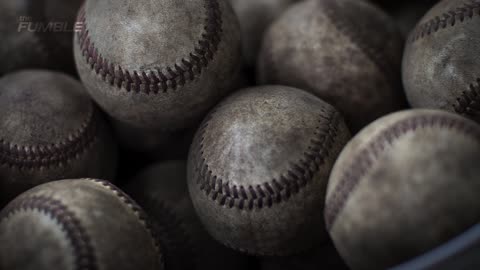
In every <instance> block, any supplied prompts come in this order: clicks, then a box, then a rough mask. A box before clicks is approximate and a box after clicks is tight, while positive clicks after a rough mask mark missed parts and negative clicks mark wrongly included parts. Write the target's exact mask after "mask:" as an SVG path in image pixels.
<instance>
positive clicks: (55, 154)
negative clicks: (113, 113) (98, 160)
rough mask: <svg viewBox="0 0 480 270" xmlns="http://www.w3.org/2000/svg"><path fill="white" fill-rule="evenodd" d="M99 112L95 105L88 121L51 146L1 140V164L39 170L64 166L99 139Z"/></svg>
mask: <svg viewBox="0 0 480 270" xmlns="http://www.w3.org/2000/svg"><path fill="white" fill-rule="evenodd" d="M98 118H99V112H98V111H97V109H96V108H94V106H93V104H92V106H91V110H90V113H89V116H88V117H87V120H86V121H85V122H84V123H83V124H82V125H81V127H80V128H79V129H78V130H76V131H75V132H74V133H72V134H70V135H68V137H67V138H66V139H65V140H63V141H61V142H57V143H52V144H50V145H31V146H26V145H17V144H12V143H9V142H6V141H5V140H4V139H0V164H1V165H6V166H9V167H11V168H27V169H34V168H35V169H37V168H41V167H52V166H55V165H62V164H63V163H65V162H68V161H70V160H73V159H75V158H76V157H78V156H79V155H80V154H82V153H83V152H84V151H86V150H87V149H88V148H89V147H90V146H91V145H92V144H93V142H94V141H95V140H96V139H97V133H98V129H99V124H100V123H99V119H98Z"/></svg>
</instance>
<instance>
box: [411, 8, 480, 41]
mask: <svg viewBox="0 0 480 270" xmlns="http://www.w3.org/2000/svg"><path fill="white" fill-rule="evenodd" d="M475 15H477V16H479V15H480V1H479V0H470V3H466V4H463V5H462V6H460V7H457V8H455V9H453V10H450V11H447V12H445V13H443V14H442V15H440V16H435V18H433V19H431V20H429V21H427V22H425V23H423V24H421V25H418V26H417V27H416V28H415V30H414V31H413V32H412V34H411V35H410V38H409V42H410V43H413V42H415V41H418V40H420V39H423V38H425V37H427V36H430V35H432V34H434V33H436V32H438V31H440V30H442V29H445V28H447V27H453V26H455V25H456V24H458V23H463V22H466V21H468V20H469V19H473V17H474V16H475Z"/></svg>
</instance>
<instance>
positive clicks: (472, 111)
mask: <svg viewBox="0 0 480 270" xmlns="http://www.w3.org/2000/svg"><path fill="white" fill-rule="evenodd" d="M453 109H454V111H455V112H456V113H458V114H460V115H463V116H466V117H470V118H475V117H478V115H479V113H480V78H478V79H477V81H476V83H473V84H471V85H470V87H469V88H468V89H467V90H465V91H463V92H462V94H461V95H460V97H459V98H457V103H456V104H454V105H453Z"/></svg>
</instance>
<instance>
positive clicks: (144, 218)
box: [86, 179, 165, 265]
mask: <svg viewBox="0 0 480 270" xmlns="http://www.w3.org/2000/svg"><path fill="white" fill-rule="evenodd" d="M86 180H89V181H91V182H93V183H96V184H99V185H101V186H103V187H104V188H106V189H108V190H110V191H111V192H112V193H113V194H114V195H115V196H116V197H117V198H119V199H120V201H122V202H123V203H124V204H125V205H127V206H128V208H130V209H131V210H132V212H133V213H134V215H135V216H136V217H137V218H138V220H139V222H140V224H142V225H143V226H144V227H145V229H146V230H147V232H148V233H149V234H150V236H151V238H152V241H153V244H154V246H155V249H156V251H157V253H158V255H159V257H160V261H161V264H162V265H164V264H165V261H164V257H163V254H162V252H161V251H162V246H161V244H160V243H161V241H160V237H159V236H158V234H157V232H156V231H155V229H154V227H153V224H152V223H151V221H150V218H149V217H148V215H147V214H146V213H145V212H144V211H143V209H142V208H141V207H140V206H139V205H138V204H137V203H136V202H135V201H134V200H133V199H132V198H130V196H128V195H127V194H125V193H124V192H123V191H122V190H120V189H119V188H117V187H116V186H114V185H113V184H111V183H110V182H108V181H106V180H100V179H86Z"/></svg>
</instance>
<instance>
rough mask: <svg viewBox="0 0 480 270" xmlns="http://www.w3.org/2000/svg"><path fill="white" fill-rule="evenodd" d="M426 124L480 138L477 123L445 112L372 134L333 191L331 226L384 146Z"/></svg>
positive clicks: (328, 219)
mask: <svg viewBox="0 0 480 270" xmlns="http://www.w3.org/2000/svg"><path fill="white" fill-rule="evenodd" d="M427 127H431V128H432V127H438V128H448V129H451V130H457V131H459V132H463V133H465V134H469V135H472V136H474V137H475V138H476V139H477V140H478V141H480V130H479V129H478V127H476V126H475V125H469V124H468V122H465V121H459V120H458V119H457V118H453V117H446V116H443V115H442V116H438V115H435V116H418V117H413V118H409V119H406V120H403V121H400V122H398V123H396V124H395V125H393V126H391V127H390V128H388V129H387V130H385V131H383V132H382V133H381V134H379V135H377V136H376V137H375V138H373V139H372V142H371V143H369V144H368V145H367V146H366V147H365V148H364V149H363V150H362V151H361V152H360V153H359V154H357V155H356V156H355V158H354V159H353V160H354V162H353V163H352V165H351V168H349V169H348V170H346V171H345V172H344V173H343V176H342V178H341V179H340V180H339V184H338V186H337V187H336V189H335V190H334V191H333V194H332V196H331V197H330V199H329V200H328V202H327V204H326V207H325V222H326V225H327V229H328V230H330V229H331V228H332V226H333V224H334V223H335V221H336V219H337V217H338V215H339V213H340V212H341V211H342V209H343V208H344V206H345V204H346V202H347V200H348V197H349V195H350V194H351V193H352V192H353V191H354V190H355V188H356V187H357V185H358V183H359V182H360V181H361V180H362V178H363V177H364V176H365V175H366V173H367V172H368V170H369V169H370V168H371V167H372V166H373V164H374V163H375V162H376V161H377V160H378V158H379V156H380V154H382V153H383V151H384V149H385V148H386V147H387V146H389V145H392V144H393V142H394V141H395V140H397V139H399V138H400V137H401V136H402V135H404V134H405V133H407V132H411V131H415V130H417V129H421V128H427Z"/></svg>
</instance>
